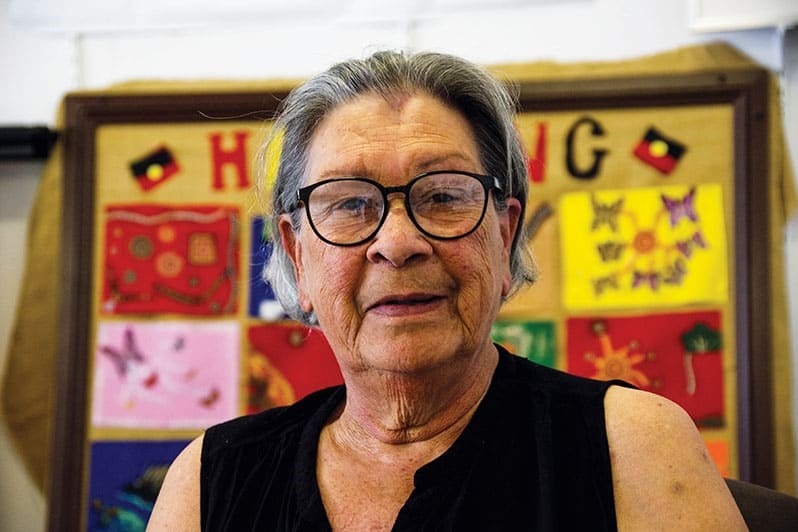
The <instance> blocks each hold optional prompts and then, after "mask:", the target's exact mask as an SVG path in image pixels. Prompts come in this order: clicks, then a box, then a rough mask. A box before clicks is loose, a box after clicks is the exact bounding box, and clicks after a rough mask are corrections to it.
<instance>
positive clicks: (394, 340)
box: [280, 94, 521, 375]
mask: <svg viewBox="0 0 798 532" xmlns="http://www.w3.org/2000/svg"><path fill="white" fill-rule="evenodd" d="M308 155H309V157H308V165H307V173H306V180H305V183H304V185H309V184H312V183H315V182H318V181H321V180H323V179H330V178H335V177H350V176H358V177H368V178H370V179H373V180H376V181H378V182H380V183H382V184H383V185H385V186H395V185H403V184H405V183H407V182H408V181H410V180H411V179H412V178H413V177H415V176H417V175H418V174H421V173H423V172H429V171H433V170H463V171H469V172H476V173H484V171H485V170H484V168H483V167H482V165H481V163H480V159H479V152H478V150H477V144H476V141H475V139H474V135H473V133H472V131H471V128H470V126H469V124H468V122H467V121H466V120H465V118H464V117H463V116H462V115H460V113H459V112H457V111H455V110H453V109H452V108H450V107H448V106H446V105H444V104H443V103H441V102H440V101H439V100H437V99H436V98H434V97H431V96H427V95H423V94H417V95H412V96H407V97H403V98H397V99H393V100H391V101H390V102H388V101H386V100H385V99H383V98H382V97H381V96H378V95H374V94H366V95H363V96H360V97H358V98H357V99H355V100H353V101H352V102H349V103H346V104H343V105H340V106H339V107H337V108H335V109H334V110H333V111H332V112H330V113H329V114H328V115H327V116H326V117H325V119H324V120H323V121H322V122H321V124H320V125H319V127H318V128H317V130H316V132H315V134H314V136H313V138H312V140H311V144H310V149H309V153H308ZM403 201H404V198H403V197H402V195H401V194H396V195H393V196H391V197H390V205H389V214H388V217H387V219H386V220H385V223H384V225H383V226H382V228H381V229H380V231H379V232H378V233H377V235H376V236H375V237H374V238H373V239H372V240H370V241H368V242H366V243H364V244H360V245H358V246H354V247H338V246H332V245H330V244H326V243H324V242H322V241H321V240H319V238H318V237H317V236H316V235H315V233H314V232H313V230H312V229H311V228H310V226H309V225H308V221H307V218H306V217H305V215H304V214H303V218H302V224H301V227H300V229H299V231H297V232H296V233H294V232H293V231H292V230H291V225H290V221H289V219H288V216H287V215H284V216H283V218H282V219H281V223H280V233H281V237H282V239H283V244H284V245H285V248H286V251H287V252H288V254H289V255H290V256H291V258H292V259H293V262H294V267H295V274H296V277H297V284H298V288H299V298H300V303H301V305H302V307H303V309H304V310H306V311H310V310H313V311H315V312H316V316H317V317H318V320H319V325H320V327H321V329H322V330H323V331H324V333H325V335H326V336H327V338H328V340H329V342H330V345H331V346H332V348H333V351H334V352H335V354H336V356H337V358H338V361H339V363H340V365H341V369H342V371H343V372H344V375H352V374H354V373H357V372H360V371H373V370H377V371H382V372H390V373H393V372H400V373H407V372H420V371H424V370H425V369H430V368H433V367H436V366H438V365H440V364H443V363H446V362H451V361H452V360H453V359H457V358H458V357H472V356H479V355H481V354H487V353H488V352H490V351H489V350H490V349H491V342H490V326H491V323H492V321H493V319H494V318H495V316H496V313H497V312H498V309H499V305H500V303H501V298H502V295H506V294H507V292H508V290H509V289H510V284H511V275H510V270H509V255H510V245H511V242H512V238H513V235H514V232H515V229H516V224H517V223H518V217H519V213H520V210H521V209H520V204H519V203H518V201H517V200H515V199H514V198H511V199H509V200H508V203H509V208H508V209H507V210H506V211H504V212H497V211H496V210H495V208H494V206H493V201H492V200H490V201H489V205H488V210H487V213H486V215H485V218H484V220H483V221H482V223H481V225H480V226H479V228H478V229H477V230H476V231H475V232H473V233H472V234H470V235H468V236H466V237H463V238H460V239H457V240H449V241H441V240H435V239H432V238H429V237H427V236H425V235H423V234H422V233H421V232H419V230H418V229H417V228H416V227H415V226H414V225H413V223H412V222H411V221H410V219H409V218H408V216H407V213H406V212H405V207H404V203H403Z"/></svg>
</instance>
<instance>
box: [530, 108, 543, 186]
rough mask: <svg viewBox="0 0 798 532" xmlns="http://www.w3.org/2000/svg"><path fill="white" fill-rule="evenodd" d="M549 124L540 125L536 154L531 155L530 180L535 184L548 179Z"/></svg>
mask: <svg viewBox="0 0 798 532" xmlns="http://www.w3.org/2000/svg"><path fill="white" fill-rule="evenodd" d="M547 130H548V128H547V124H546V123H545V122H541V123H539V124H538V138H537V141H536V142H535V153H534V154H530V155H529V159H528V160H527V169H528V171H529V180H530V181H532V182H533V183H542V182H543V181H544V180H545V179H546V132H547Z"/></svg>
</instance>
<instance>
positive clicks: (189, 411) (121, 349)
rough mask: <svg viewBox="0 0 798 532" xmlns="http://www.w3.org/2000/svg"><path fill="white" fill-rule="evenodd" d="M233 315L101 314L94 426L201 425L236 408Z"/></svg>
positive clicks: (220, 418)
mask: <svg viewBox="0 0 798 532" xmlns="http://www.w3.org/2000/svg"><path fill="white" fill-rule="evenodd" d="M239 350H240V328H239V326H238V323H237V322H234V321H224V322H210V323H202V322H186V321H169V322H147V323H133V322H106V323H100V324H99V326H98V329H97V341H96V348H95V356H94V379H93V386H94V390H93V393H92V411H91V419H92V423H93V424H94V425H95V426H104V427H135V428H164V429H174V428H199V429H202V428H206V427H208V426H209V425H212V424H214V423H218V422H221V421H224V420H227V419H230V418H232V417H234V416H235V415H236V414H237V413H238V393H237V391H238V388H237V386H238V371H239V357H238V353H239Z"/></svg>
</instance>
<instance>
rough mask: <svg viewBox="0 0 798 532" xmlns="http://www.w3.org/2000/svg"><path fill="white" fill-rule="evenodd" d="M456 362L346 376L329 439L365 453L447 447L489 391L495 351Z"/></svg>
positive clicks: (496, 360) (496, 358)
mask: <svg viewBox="0 0 798 532" xmlns="http://www.w3.org/2000/svg"><path fill="white" fill-rule="evenodd" d="M458 362H463V363H462V364H460V363H458V364H450V365H447V366H446V367H436V368H433V369H429V370H426V371H423V372H420V373H413V374H405V373H384V372H380V373H374V374H371V373H369V372H362V373H358V374H356V375H347V379H346V384H347V397H346V403H345V405H344V406H343V408H342V410H341V412H340V415H339V416H338V417H337V418H336V419H334V420H333V421H332V423H331V424H330V425H329V426H328V429H329V430H330V435H331V436H333V437H334V439H335V440H337V441H338V444H339V445H346V446H349V447H355V448H357V447H360V450H362V451H369V452H374V451H377V450H379V451H382V452H383V453H384V452H386V450H387V449H393V450H394V451H399V452H404V451H410V450H411V449H418V448H419V445H414V444H421V445H424V444H431V445H432V446H433V447H434V448H442V449H446V448H448V447H449V446H450V445H451V444H452V443H453V442H454V440H455V439H457V437H458V436H459V435H460V433H461V432H462V431H463V430H464V429H465V427H466V426H467V425H468V422H469V421H470V420H471V417H472V416H473V414H474V412H475V411H476V408H477V406H479V403H480V402H481V400H482V398H483V397H484V395H485V393H486V392H487V390H488V386H489V385H490V381H491V379H492V377H493V372H494V370H495V369H496V365H497V363H498V352H497V351H496V348H495V347H494V346H493V345H492V344H491V345H490V348H489V350H488V352H487V353H482V354H480V355H476V356H474V357H472V358H471V359H468V360H465V361H462V360H461V361H458ZM433 454H438V453H437V452H434V453H433Z"/></svg>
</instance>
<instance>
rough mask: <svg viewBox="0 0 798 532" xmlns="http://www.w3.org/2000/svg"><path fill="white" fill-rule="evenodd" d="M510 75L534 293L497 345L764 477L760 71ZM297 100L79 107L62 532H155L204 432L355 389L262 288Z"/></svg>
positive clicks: (769, 469) (73, 122) (64, 336)
mask: <svg viewBox="0 0 798 532" xmlns="http://www.w3.org/2000/svg"><path fill="white" fill-rule="evenodd" d="M517 82H518V86H519V88H520V103H521V108H520V110H519V114H518V120H517V125H518V129H519V132H520V135H521V136H522V138H523V139H524V142H525V144H526V147H527V150H528V153H529V170H530V197H529V202H528V209H527V213H526V216H527V222H528V223H529V226H530V231H529V233H528V242H527V244H528V245H529V246H531V248H532V251H533V254H534V255H535V256H536V259H537V266H538V269H539V273H540V278H539V280H538V282H537V283H536V284H534V285H532V286H531V287H529V288H526V289H524V290H522V291H521V292H520V293H519V294H517V295H516V296H515V297H514V298H512V299H510V300H509V301H507V303H506V304H505V306H504V307H503V309H502V311H501V314H500V319H499V320H498V322H497V323H496V324H495V326H494V328H493V335H494V340H495V341H497V342H499V343H502V344H504V345H506V346H508V347H509V348H510V349H512V350H513V351H514V352H516V353H517V354H519V355H520V356H525V357H527V358H529V359H530V360H533V361H534V362H536V363H540V364H547V365H550V366H554V367H558V368H560V369H562V370H565V371H569V372H572V373H575V374H579V375H584V376H588V377H593V378H600V379H610V378H620V379H626V380H628V381H630V382H632V383H633V384H635V385H636V386H638V387H640V388H642V389H646V390H650V391H652V392H654V393H659V394H662V395H664V396H666V397H668V398H670V399H671V400H673V401H676V402H677V403H679V404H681V405H682V406H683V407H684V408H685V410H686V411H687V412H688V413H689V414H690V415H691V416H692V417H693V419H694V421H695V422H696V424H697V425H698V427H699V428H700V430H701V432H702V435H703V436H704V438H705V440H706V442H707V446H708V448H709V449H710V450H711V454H712V456H713V458H714V459H715V461H716V463H717V464H718V467H719V468H720V469H721V471H723V472H724V474H727V475H729V476H735V477H739V478H744V479H747V480H753V481H757V482H760V483H762V484H766V485H770V484H772V475H773V462H772V458H771V452H770V450H771V446H772V441H771V440H772V420H771V404H770V397H771V395H770V382H771V375H770V374H769V365H768V364H767V363H761V362H762V361H765V362H767V361H768V360H769V359H770V357H771V356H772V353H771V344H770V342H769V338H770V336H769V323H770V316H769V307H768V304H767V301H766V300H765V299H763V298H766V294H768V293H769V289H770V285H769V265H768V256H769V248H768V242H769V226H768V217H767V216H766V215H764V214H766V213H767V212H768V210H769V208H770V205H769V199H768V185H767V182H766V181H767V180H765V179H763V178H762V176H766V175H767V173H768V169H767V164H768V161H767V149H766V147H767V145H768V125H767V119H766V117H767V107H768V77H767V73H766V72H765V71H763V70H761V69H759V68H754V67H751V68H747V69H738V70H733V71H729V72H706V73H699V74H690V75H684V76H673V75H671V76H665V75H662V76H651V75H647V76H637V77H622V76H617V77H614V78H612V79H611V80H607V79H581V80H578V81H567V82H566V81H555V82H545V83H544V82H530V81H526V80H525V79H519V80H517ZM287 89H288V87H282V88H278V89H275V88H274V87H265V88H259V87H254V88H253V87H248V88H246V90H235V87H234V89H233V90H230V89H217V90H206V89H202V88H201V87H200V88H195V89H194V90H193V91H188V92H180V93H176V92H174V91H157V90H155V91H148V92H146V93H138V94H127V93H120V92H110V93H101V94H75V95H71V96H68V97H67V98H66V101H65V126H66V129H65V136H64V142H65V144H64V149H65V152H64V160H65V168H64V191H63V192H64V198H63V205H64V215H63V231H64V232H63V246H64V250H63V251H64V255H63V256H64V259H63V274H62V279H63V284H62V286H63V293H62V294H61V296H62V297H61V304H62V307H61V315H62V316H63V319H62V325H63V328H62V329H61V331H60V340H59V358H58V383H57V397H56V404H57V405H58V406H57V413H56V419H55V427H54V430H55V441H56V442H57V445H58V449H59V452H58V453H55V456H56V459H55V460H54V461H53V463H52V467H51V498H50V522H51V527H53V528H52V529H54V530H55V529H58V530H100V529H102V528H101V525H103V523H107V522H110V521H109V520H112V519H113V518H114V516H116V515H118V511H121V510H119V508H122V505H123V502H124V501H128V499H129V496H130V494H131V493H133V492H135V494H138V496H140V497H144V499H146V504H145V506H144V507H143V508H144V510H142V506H141V505H139V506H138V507H136V508H135V509H133V508H132V507H130V508H129V507H128V506H129V505H128V506H125V508H127V510H125V511H129V512H134V513H135V519H136V520H137V522H144V521H145V520H146V510H147V508H148V506H146V505H148V504H151V500H152V497H153V491H154V490H157V485H158V484H157V483H158V481H159V479H162V472H163V466H164V464H166V463H168V461H170V460H171V459H172V458H173V457H174V456H175V455H176V453H177V452H179V448H180V447H181V446H182V445H185V442H187V441H189V440H190V439H192V438H193V437H195V436H197V435H199V434H200V433H201V432H202V430H203V429H204V428H206V427H208V426H209V425H211V424H213V423H217V422H219V421H222V420H225V419H229V418H232V417H234V416H238V415H242V414H245V413H248V412H254V411H258V410H261V409H263V408H268V407H270V406H276V405H282V404H288V403H291V402H293V401H295V400H297V399H299V398H301V397H302V396H304V395H306V394H307V393H310V392H312V391H313V390H315V389H318V388H320V387H324V386H330V385H334V384H338V383H340V382H341V375H340V372H339V371H338V369H337V365H336V363H335V360H334V357H333V354H332V352H331V350H330V349H329V346H328V345H327V343H326V340H325V339H324V337H323V335H322V334H321V333H320V332H319V331H315V330H309V329H307V328H305V327H302V326H299V325H297V324H295V323H293V322H290V321H288V320H287V319H286V318H285V315H284V314H283V312H282V309H281V308H280V306H279V304H278V303H277V302H276V301H275V298H274V294H273V293H272V291H271V289H270V288H269V287H268V285H266V284H265V282H264V281H263V280H262V279H261V271H262V267H263V265H264V264H265V263H266V262H267V261H268V260H269V254H270V252H271V235H270V234H269V230H268V226H266V225H264V223H263V215H264V211H263V208H262V206H261V205H260V204H259V203H258V201H256V200H255V198H254V197H253V195H252V187H253V185H254V179H255V175H256V174H257V173H258V168H257V167H256V166H255V165H257V164H260V165H264V168H265V173H266V175H267V176H268V175H269V171H270V170H269V169H270V168H273V165H274V164H275V160H274V158H273V157H274V154H271V155H270V156H268V157H266V158H265V159H264V158H258V157H256V155H257V151H258V149H259V147H260V144H261V142H262V140H263V138H264V136H265V135H266V134H267V133H268V129H269V117H270V116H272V114H273V112H274V111H275V109H276V106H277V104H278V102H279V101H280V100H281V98H283V97H284V96H285V94H286V90H287ZM228 117H234V118H228ZM270 157H271V158H270ZM258 161H259V162H258ZM755 362H756V363H755ZM754 434H756V438H754V437H753V436H754ZM125 457H128V458H125ZM145 481H146V482H145ZM137 483H138V484H137ZM142 483H146V485H143V484H142ZM139 484H142V485H139ZM137 490H138V491H137ZM142 493H144V496H142V495H141V494H142ZM125 497H128V499H125ZM123 499H124V501H123ZM124 504H126V505H127V504H128V503H127V502H124ZM114 508H117V510H114ZM115 511H116V512H117V514H115V513H114V512H115ZM131 519H133V517H131Z"/></svg>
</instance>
